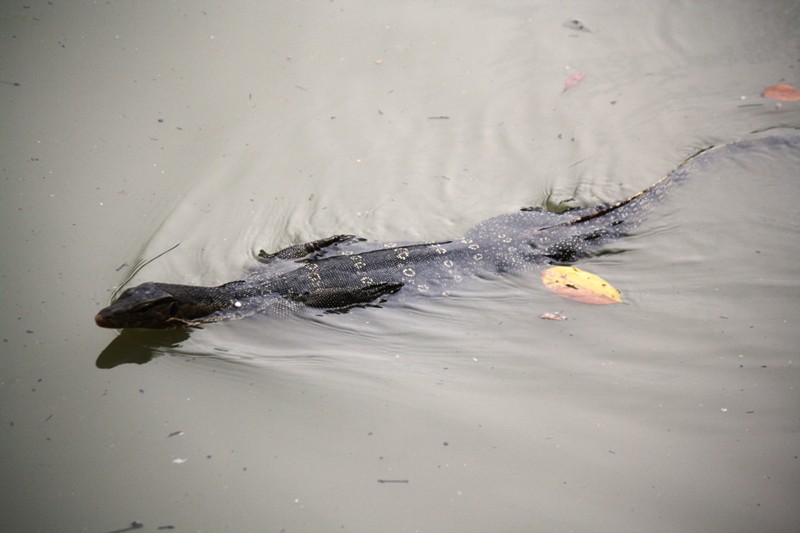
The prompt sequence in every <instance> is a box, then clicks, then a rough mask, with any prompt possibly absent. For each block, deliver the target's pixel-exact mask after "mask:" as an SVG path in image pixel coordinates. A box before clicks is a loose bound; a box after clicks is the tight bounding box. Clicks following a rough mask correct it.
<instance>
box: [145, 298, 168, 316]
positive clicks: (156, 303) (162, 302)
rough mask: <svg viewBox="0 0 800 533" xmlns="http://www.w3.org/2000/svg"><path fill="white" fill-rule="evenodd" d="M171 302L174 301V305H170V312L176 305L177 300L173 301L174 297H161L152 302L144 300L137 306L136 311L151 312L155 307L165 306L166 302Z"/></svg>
mask: <svg viewBox="0 0 800 533" xmlns="http://www.w3.org/2000/svg"><path fill="white" fill-rule="evenodd" d="M170 302H172V305H170V312H171V311H172V308H173V306H175V305H176V304H175V302H174V301H172V298H160V299H158V300H153V301H150V302H143V303H141V304H139V305H137V306H136V312H137V313H149V312H150V311H152V310H153V309H155V308H157V307H161V306H163V305H165V304H168V303H170Z"/></svg>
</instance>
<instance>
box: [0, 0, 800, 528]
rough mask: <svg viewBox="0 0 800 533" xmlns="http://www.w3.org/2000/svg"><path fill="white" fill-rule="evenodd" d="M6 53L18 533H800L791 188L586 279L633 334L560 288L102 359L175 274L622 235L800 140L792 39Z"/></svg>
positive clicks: (277, 43) (627, 248)
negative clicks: (506, 225) (581, 209)
mask: <svg viewBox="0 0 800 533" xmlns="http://www.w3.org/2000/svg"><path fill="white" fill-rule="evenodd" d="M1 15H2V17H1V18H0V28H2V31H0V39H2V52H1V53H0V73H1V74H2V75H0V81H3V83H2V84H0V95H2V100H0V101H1V102H2V105H0V116H2V121H3V125H4V128H3V131H2V143H0V160H2V165H0V170H2V175H1V177H2V181H0V183H2V195H0V202H2V208H1V209H0V218H1V219H2V224H3V228H4V230H3V234H2V235H3V244H4V253H3V254H2V255H1V256H0V281H1V283H0V291H2V297H3V298H2V299H3V303H4V306H3V311H2V313H0V324H1V326H0V327H1V328H2V338H3V357H2V359H1V360H0V361H2V362H0V396H1V397H2V400H0V434H1V435H2V438H0V442H2V444H0V465H2V474H3V475H2V478H3V484H2V486H3V498H2V504H0V505H1V507H0V510H1V511H2V512H1V513H0V516H3V520H4V522H3V525H4V528H5V529H9V530H15V531H65V530H68V531H80V530H87V531H112V530H118V529H122V528H125V527H128V526H129V525H130V524H131V523H132V522H134V521H135V522H137V523H142V524H144V528H143V529H144V530H147V531H157V530H158V528H159V527H165V526H174V527H175V530H178V531H265V530H266V531H281V530H285V531H327V530H333V529H340V530H345V531H552V530H574V531H642V530H647V531H676V530H692V531H752V530H770V531H792V530H795V529H796V525H797V523H798V521H800V512H799V511H798V510H797V506H796V504H795V502H796V501H797V500H798V497H799V496H800V491H799V490H798V487H800V463H798V459H797V457H798V450H799V449H800V441H799V440H798V434H799V432H798V417H797V412H798V407H800V401H799V400H798V391H797V387H798V384H799V381H798V379H799V376H798V371H797V346H798V341H800V334H798V330H799V329H800V328H798V326H799V324H798V317H799V316H800V313H798V301H800V299H799V298H800V284H798V280H799V279H800V267H798V263H797V257H798V256H800V239H798V230H799V229H800V227H798V226H799V225H800V207H798V206H800V202H798V200H800V190H799V187H800V185H798V184H800V176H798V170H797V169H798V168H800V156H799V155H798V153H797V151H796V150H795V151H791V150H783V151H777V152H776V151H765V152H763V153H747V154H743V155H742V156H741V157H731V158H730V159H727V160H724V161H720V162H719V164H715V165H712V166H711V167H709V168H708V169H706V170H705V171H704V172H702V173H700V174H698V175H697V176H695V178H696V179H693V180H692V181H691V182H690V183H687V184H686V185H685V186H683V187H681V188H680V189H678V190H677V191H675V194H674V195H673V196H672V197H671V198H670V199H669V200H668V201H667V202H666V203H665V204H663V205H661V206H659V207H658V208H657V209H655V210H654V211H653V212H652V214H651V216H650V217H649V218H648V220H647V222H646V223H645V224H643V225H642V226H640V227H639V228H638V229H637V230H636V232H635V234H634V235H631V236H630V237H628V238H626V239H623V240H620V241H618V242H617V243H615V244H614V245H612V246H609V247H607V248H606V249H605V253H603V254H599V255H597V256H596V257H593V258H591V259H589V260H586V261H583V262H581V264H580V265H579V266H580V267H581V268H584V269H586V270H590V271H592V272H595V273H598V274H600V275H602V276H604V277H605V278H607V279H608V280H609V281H611V282H612V283H613V284H614V285H615V286H616V287H618V288H619V289H620V290H621V291H622V294H623V298H624V300H625V303H624V304H623V305H620V306H614V307H603V308H597V307H591V306H582V305H579V304H575V303H570V302H567V301H564V300H560V299H557V298H556V297H554V296H552V295H550V294H547V293H546V291H545V290H544V289H543V288H542V287H540V285H539V282H538V275H537V274H536V273H531V274H527V275H518V276H509V277H502V278H498V279H489V280H479V281H476V282H475V283H474V284H472V285H470V287H468V288H465V289H464V290H462V291H457V292H456V293H455V294H454V295H453V296H452V297H451V298H443V299H439V300H434V299H430V300H422V301H420V302H413V303H410V304H408V305H402V306H392V305H388V306H386V307H384V308H383V309H361V310H355V311H353V312H350V313H347V314H342V315H321V316H317V315H315V314H311V315H310V316H298V317H287V318H281V319H275V318H263V319H256V320H246V321H240V322H231V323H225V324H217V325H214V326H210V327H207V328H204V329H202V330H197V331H192V332H191V333H188V334H187V333H186V332H166V333H164V332H161V333H126V334H124V335H122V336H119V337H117V336H116V335H115V334H114V332H111V331H108V330H101V329H99V328H97V327H95V326H94V324H93V322H92V317H93V315H94V313H95V312H96V311H97V309H99V308H100V307H101V306H103V305H105V304H106V302H107V301H108V298H109V296H110V294H111V291H112V290H113V288H114V287H115V286H116V285H118V284H119V283H120V282H121V281H122V280H123V279H124V277H125V275H126V273H127V272H128V271H129V270H130V268H131V267H132V266H133V265H134V264H135V262H136V261H137V260H140V259H143V258H148V257H153V256H154V255H157V254H158V253H160V252H161V251H163V250H166V249H168V248H169V247H171V246H173V245H174V244H176V243H180V246H179V247H178V248H177V249H176V250H175V251H173V252H170V253H169V254H167V255H165V256H164V257H163V258H161V259H159V260H158V261H155V262H153V263H152V264H150V265H148V266H147V267H146V268H145V269H143V270H142V271H141V272H140V273H139V274H138V275H137V277H136V278H135V280H134V282H135V283H137V282H141V281H146V280H158V281H166V282H175V283H202V284H206V285H212V284H219V283H222V282H225V281H229V280H231V279H234V278H236V277H237V276H239V275H241V273H242V271H243V270H244V269H245V268H247V266H248V265H250V264H251V263H252V262H253V258H254V255H255V254H256V252H257V251H258V249H260V248H265V249H267V250H276V249H278V248H280V247H283V246H287V245H289V244H292V243H296V242H303V241H308V240H311V239H315V238H321V237H324V236H327V235H330V234H334V233H354V234H358V235H361V236H364V237H367V238H369V239H370V240H375V241H415V240H420V241H426V240H434V239H448V238H453V237H457V236H460V235H462V234H463V233H464V232H465V231H467V230H468V229H469V228H470V227H471V226H472V225H474V224H476V223H478V222H479V221H481V220H484V219H486V218H488V217H491V216H494V215H497V214H500V213H504V212H511V211H514V210H515V209H518V208H519V207H521V206H525V205H545V204H547V203H549V204H550V205H567V206H572V205H592V204H596V203H601V202H605V201H612V200H616V199H621V198H624V197H626V196H629V195H630V194H632V193H635V192H636V191H638V190H641V189H642V188H644V187H646V186H647V185H649V184H650V183H652V182H654V181H655V180H657V179H658V178H659V177H661V176H662V175H664V174H665V173H666V172H668V171H669V170H671V169H672V168H674V167H675V166H677V165H678V164H679V163H680V162H681V161H682V160H683V159H685V158H686V157H687V156H689V155H691V154H692V153H694V152H696V151H697V150H698V149H700V148H703V147H705V146H708V145H712V144H719V143H725V142H730V141H733V140H735V139H737V138H740V137H742V136H743V135H746V134H747V133H749V132H751V131H753V130H758V129H762V128H767V127H775V126H798V125H800V107H798V104H797V103H792V102H786V103H782V104H778V103H777V102H774V101H771V100H767V99H764V98H762V97H761V96H760V92H761V90H762V89H763V88H764V87H766V86H768V85H772V84H775V83H778V82H780V81H786V82H789V83H794V84H795V85H797V84H798V83H800V79H798V70H797V69H798V63H797V51H798V46H800V30H798V26H797V24H796V21H797V20H798V18H800V9H798V4H797V3H796V2H781V1H767V2H758V3H752V4H747V3H736V4H730V3H727V2H705V3H702V4H698V3H696V2H670V3H663V2H637V3H627V2H624V3H617V2H603V3H596V2H566V3H563V2H560V3H550V2H463V1H461V2H435V3H433V2H404V3H394V2H377V3H376V2H372V3H369V4H363V3H357V2H349V1H342V2H339V1H335V2H328V1H320V2H302V3H285V4H283V5H277V4H273V3H261V2H252V3H250V2H241V3H237V4H222V5H218V4H215V3H211V2H196V1H193V2H174V3H170V4H161V3H154V4H139V3H107V4H102V3H101V4H96V3H91V2H71V3H69V4H64V5H60V4H57V3H56V4H51V3H44V2H42V3H37V2H27V3H25V4H22V3H18V4H9V5H8V6H6V8H5V9H4V12H3V13H2V14H1ZM572 19H578V20H580V21H581V22H582V23H583V24H585V26H586V27H587V28H588V29H589V30H591V31H589V32H587V31H578V30H575V29H571V28H569V27H565V25H564V22H565V21H568V20H572ZM576 72H583V73H586V77H585V78H584V79H583V81H582V82H581V83H579V84H578V85H576V86H575V87H572V88H571V89H569V90H568V91H564V83H565V81H566V80H567V78H568V77H569V76H570V75H572V74H574V73H576ZM546 311H561V312H562V313H563V314H565V315H567V316H568V317H569V320H567V321H564V322H552V321H544V320H540V319H539V318H538V316H539V315H540V314H541V313H543V312H546Z"/></svg>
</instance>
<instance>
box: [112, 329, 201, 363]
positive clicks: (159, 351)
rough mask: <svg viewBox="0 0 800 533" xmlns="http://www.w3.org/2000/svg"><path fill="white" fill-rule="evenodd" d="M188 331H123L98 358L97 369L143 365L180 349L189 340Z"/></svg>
mask: <svg viewBox="0 0 800 533" xmlns="http://www.w3.org/2000/svg"><path fill="white" fill-rule="evenodd" d="M189 331H190V330H188V329H169V330H155V331H148V330H136V329H128V330H123V331H122V333H120V335H118V336H117V337H116V338H115V339H114V340H113V341H111V343H110V344H109V345H108V346H106V348H105V350H103V352H102V353H101V354H100V355H99V356H98V357H97V361H96V365H97V368H104V369H109V368H114V367H115V366H118V365H124V364H128V363H135V364H137V365H142V364H144V363H147V362H149V361H150V360H151V359H153V358H154V357H157V356H159V355H164V354H167V353H170V352H171V351H173V350H174V349H177V348H180V346H181V344H182V343H183V342H184V341H185V340H186V339H188V338H189Z"/></svg>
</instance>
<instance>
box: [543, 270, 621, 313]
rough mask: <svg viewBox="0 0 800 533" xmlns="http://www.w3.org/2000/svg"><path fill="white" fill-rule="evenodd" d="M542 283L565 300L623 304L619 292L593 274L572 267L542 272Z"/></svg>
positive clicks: (599, 303)
mask: <svg viewBox="0 0 800 533" xmlns="http://www.w3.org/2000/svg"><path fill="white" fill-rule="evenodd" d="M542 283H544V286H545V287H547V288H548V289H549V290H551V291H552V292H554V293H556V294H557V295H559V296H561V297H563V298H569V299H570V300H575V301H577V302H582V303H586V304H595V305H607V304H618V303H620V302H622V297H621V296H620V294H619V291H618V290H617V289H615V288H614V287H613V286H611V284H610V283H609V282H607V281H606V280H604V279H603V278H601V277H600V276H598V275H596V274H592V273H591V272H586V271H585V270H581V269H580V268H575V267H571V266H557V267H551V268H548V269H547V270H545V271H544V272H542Z"/></svg>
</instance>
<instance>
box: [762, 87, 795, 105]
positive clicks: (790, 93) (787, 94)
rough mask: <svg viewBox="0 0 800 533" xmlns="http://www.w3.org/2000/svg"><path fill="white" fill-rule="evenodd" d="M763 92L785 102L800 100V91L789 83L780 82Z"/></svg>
mask: <svg viewBox="0 0 800 533" xmlns="http://www.w3.org/2000/svg"><path fill="white" fill-rule="evenodd" d="M762 94H763V95H764V96H765V97H767V98H772V99H773V100H782V101H784V102H793V101H795V100H800V91H798V90H797V89H795V88H794V87H792V86H791V85H789V84H788V83H779V84H778V85H772V86H770V87H767V88H766V89H764V92H763V93H762Z"/></svg>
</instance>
